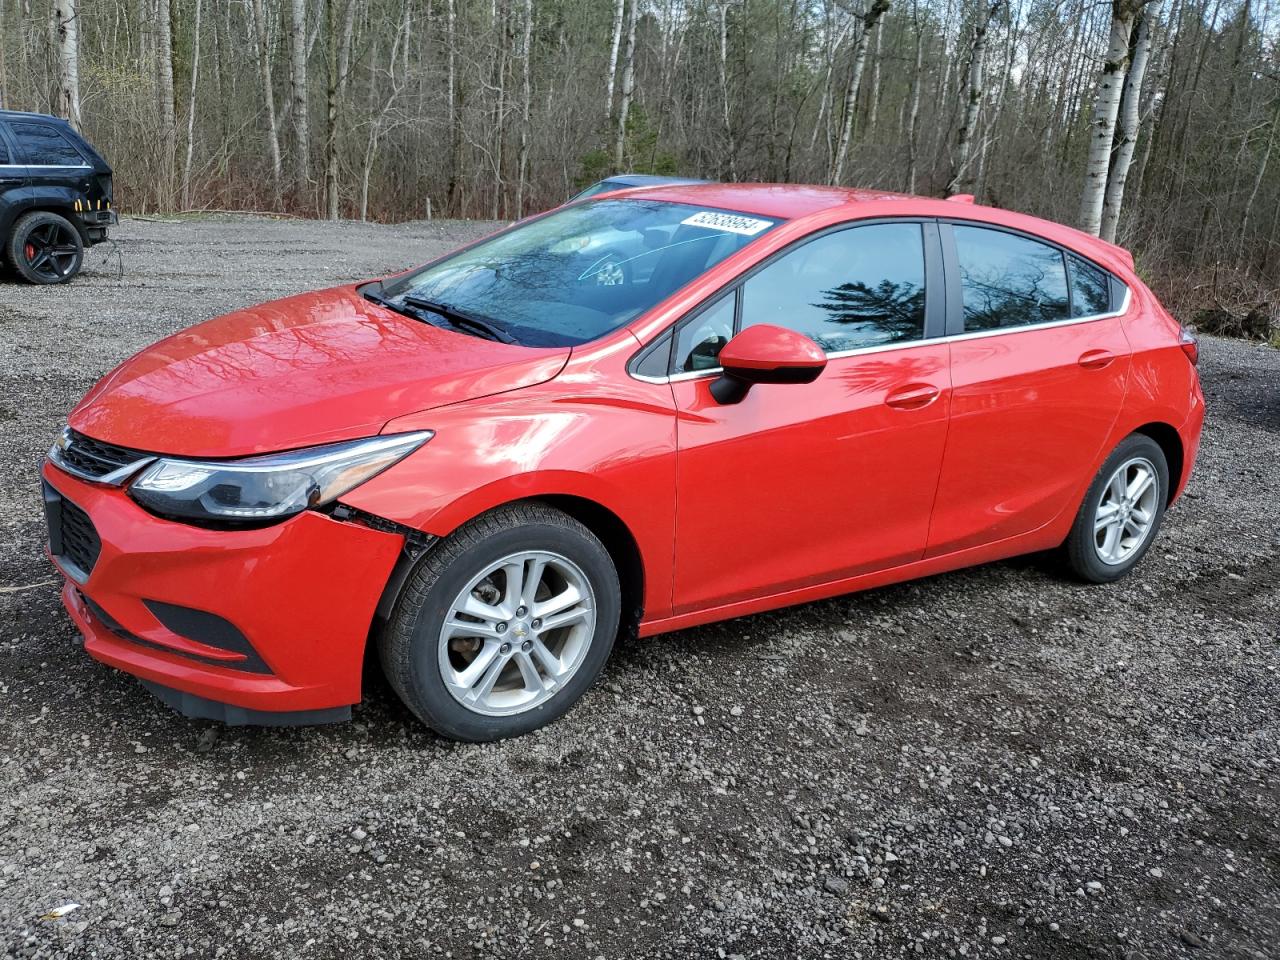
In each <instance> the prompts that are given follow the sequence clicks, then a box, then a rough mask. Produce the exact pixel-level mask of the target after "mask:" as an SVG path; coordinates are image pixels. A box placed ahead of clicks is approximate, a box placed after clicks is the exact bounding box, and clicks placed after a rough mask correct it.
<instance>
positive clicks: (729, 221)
mask: <svg viewBox="0 0 1280 960" xmlns="http://www.w3.org/2000/svg"><path fill="white" fill-rule="evenodd" d="M680 223H681V224H683V225H684V226H686V227H706V228H707V229H708V230H723V231H725V232H727V233H740V234H742V235H743V236H744V237H753V236H755V235H756V234H757V233H759V232H760V231H761V230H768V229H769V228H770V227H772V226H773V221H772V220H757V219H755V218H754V217H742V216H739V215H738V214H736V213H719V212H717V211H715V210H703V211H702V212H701V213H695V214H694V215H693V216H691V217H685V218H684V219H683V220H681V221H680Z"/></svg>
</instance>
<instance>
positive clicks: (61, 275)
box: [5, 211, 84, 284]
mask: <svg viewBox="0 0 1280 960" xmlns="http://www.w3.org/2000/svg"><path fill="white" fill-rule="evenodd" d="M5 254H6V255H7V257H8V260H9V263H11V264H12V265H13V268H14V269H15V270H17V271H18V273H19V274H20V275H21V276H22V278H23V279H24V280H26V281H28V282H29V283H41V284H48V283H66V282H67V281H68V280H70V279H71V278H72V277H74V276H75V275H76V274H77V273H79V272H80V265H81V263H82V262H83V261H84V241H83V240H82V239H81V237H80V231H79V230H77V229H76V228H75V227H74V226H72V224H71V221H69V220H67V219H66V218H65V217H60V216H58V215H57V214H56V213H46V212H44V211H37V212H35V213H28V214H25V215H23V216H22V217H20V218H19V219H18V222H17V223H15V224H14V225H13V230H12V232H11V233H10V234H9V242H8V243H6V244H5Z"/></svg>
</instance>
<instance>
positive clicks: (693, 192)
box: [644, 182, 919, 219]
mask: <svg viewBox="0 0 1280 960" xmlns="http://www.w3.org/2000/svg"><path fill="white" fill-rule="evenodd" d="M644 198H645V199H646V200H671V201H673V202H676V203H693V204H698V205H699V206H706V207H720V208H722V209H725V210H736V211H739V212H741V213H756V214H760V215H761V216H766V217H785V218H787V219H794V218H796V217H804V216H808V215H809V214H813V213H819V212H821V211H823V210H830V209H831V208H833V207H842V206H845V205H847V204H853V203H859V202H866V201H870V200H914V199H919V198H917V197H909V196H907V195H906V194H901V193H887V192H885V191H883V190H854V189H849V188H846V187H817V186H808V185H805V184H798V183H707V182H701V183H688V184H672V185H669V186H665V187H650V188H648V189H647V190H645V192H644Z"/></svg>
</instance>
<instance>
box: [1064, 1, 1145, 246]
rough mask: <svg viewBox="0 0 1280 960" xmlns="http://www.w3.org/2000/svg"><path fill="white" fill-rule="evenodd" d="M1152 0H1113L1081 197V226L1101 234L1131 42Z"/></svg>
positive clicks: (1090, 121)
mask: <svg viewBox="0 0 1280 960" xmlns="http://www.w3.org/2000/svg"><path fill="white" fill-rule="evenodd" d="M1148 2H1150V0H1113V2H1112V4H1111V30H1110V39H1109V41H1108V44H1107V53H1106V57H1105V59H1104V60H1103V62H1102V72H1101V74H1100V75H1099V77H1098V90H1097V93H1096V95H1095V97H1094V102H1093V115H1092V117H1091V118H1090V120H1089V157H1088V160H1087V161H1086V165H1085V174H1084V190H1083V191H1082V193H1081V196H1080V215H1079V218H1078V221H1079V222H1078V225H1079V227H1080V229H1081V230H1084V231H1085V232H1086V233H1092V234H1093V235H1094V236H1097V235H1098V234H1099V232H1100V231H1101V229H1102V206H1103V202H1104V200H1105V198H1106V193H1107V177H1108V174H1109V173H1110V170H1111V146H1112V142H1113V141H1114V139H1115V131H1116V117H1117V115H1118V113H1119V111H1120V97H1121V92H1122V89H1123V85H1124V78H1125V75H1126V68H1127V67H1128V65H1129V41H1130V39H1131V37H1132V35H1133V22H1134V19H1135V18H1136V17H1137V15H1138V12H1139V11H1140V10H1141V9H1142V7H1143V6H1145V5H1146V3H1148Z"/></svg>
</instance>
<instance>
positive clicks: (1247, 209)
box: [1240, 96, 1280, 253]
mask: <svg viewBox="0 0 1280 960" xmlns="http://www.w3.org/2000/svg"><path fill="white" fill-rule="evenodd" d="M1277 131H1280V96H1277V97H1276V108H1275V113H1274V114H1273V115H1272V117H1271V130H1270V132H1268V134H1267V145H1266V147H1265V148H1263V151H1262V161H1261V162H1260V163H1259V164H1258V172H1257V174H1255V175H1254V178H1253V189H1252V190H1250V191H1249V199H1248V201H1247V202H1246V203H1245V205H1244V215H1243V216H1242V217H1241V219H1240V251H1241V253H1243V252H1244V250H1245V249H1246V248H1247V246H1248V234H1249V220H1250V219H1251V218H1252V216H1253V205H1254V204H1255V203H1256V202H1257V200H1258V191H1259V190H1261V189H1262V181H1263V179H1264V178H1265V177H1266V175H1267V162H1268V161H1269V160H1270V159H1271V151H1272V150H1273V149H1274V148H1275V145H1276V132H1277Z"/></svg>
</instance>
